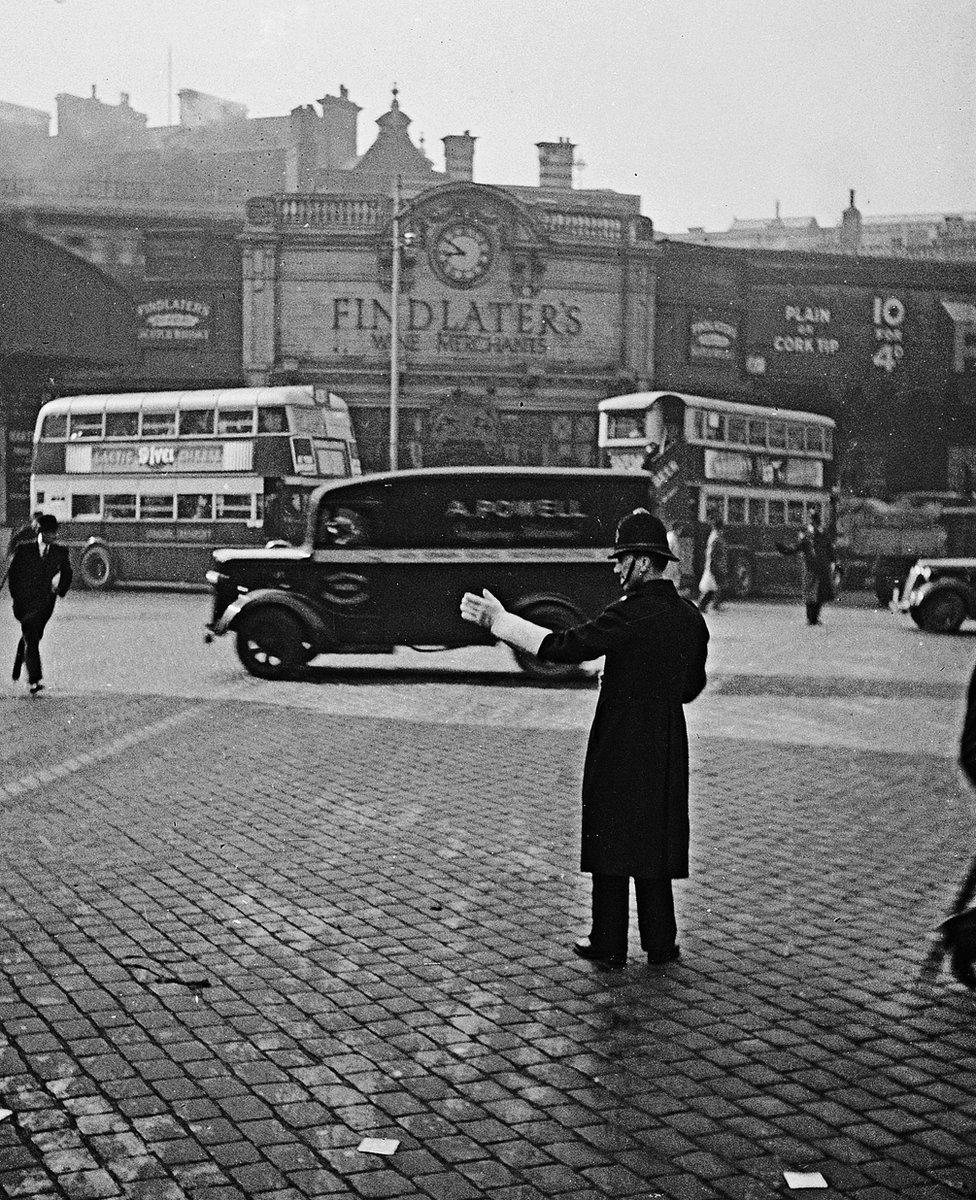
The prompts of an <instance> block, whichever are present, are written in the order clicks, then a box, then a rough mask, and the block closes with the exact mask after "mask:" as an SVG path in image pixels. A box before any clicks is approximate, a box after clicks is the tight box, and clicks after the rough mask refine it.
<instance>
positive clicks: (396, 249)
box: [390, 175, 400, 471]
mask: <svg viewBox="0 0 976 1200" xmlns="http://www.w3.org/2000/svg"><path fill="white" fill-rule="evenodd" d="M392 249H393V258H392V263H391V267H392V269H391V272H390V274H391V283H390V288H391V292H392V295H391V297H390V470H391V471H395V470H397V451H398V447H399V441H400V176H399V175H398V176H397V177H396V179H395V180H394V183H393V247H392Z"/></svg>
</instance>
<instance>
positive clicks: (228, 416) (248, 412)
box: [217, 408, 254, 433]
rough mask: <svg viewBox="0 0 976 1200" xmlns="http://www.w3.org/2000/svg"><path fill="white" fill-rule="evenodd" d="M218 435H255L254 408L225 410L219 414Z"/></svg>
mask: <svg viewBox="0 0 976 1200" xmlns="http://www.w3.org/2000/svg"><path fill="white" fill-rule="evenodd" d="M217 432H218V433H253V432H254V409H253V408H224V409H221V410H220V411H219V412H218V413H217Z"/></svg>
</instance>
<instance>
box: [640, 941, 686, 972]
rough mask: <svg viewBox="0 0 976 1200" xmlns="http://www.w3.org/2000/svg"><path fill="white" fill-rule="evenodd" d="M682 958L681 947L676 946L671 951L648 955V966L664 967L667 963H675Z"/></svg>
mask: <svg viewBox="0 0 976 1200" xmlns="http://www.w3.org/2000/svg"><path fill="white" fill-rule="evenodd" d="M680 957H681V947H680V946H678V945H677V944H676V945H674V946H672V947H671V948H670V949H669V950H663V951H660V952H659V953H657V954H648V956H647V965H648V966H649V967H662V966H664V964H665V963H669V962H674V960H675V959H676V958H680Z"/></svg>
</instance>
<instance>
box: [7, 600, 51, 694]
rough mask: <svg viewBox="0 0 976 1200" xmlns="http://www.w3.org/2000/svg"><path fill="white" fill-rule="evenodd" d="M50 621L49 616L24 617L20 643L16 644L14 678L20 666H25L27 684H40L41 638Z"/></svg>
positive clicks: (18, 672) (46, 614) (47, 614)
mask: <svg viewBox="0 0 976 1200" xmlns="http://www.w3.org/2000/svg"><path fill="white" fill-rule="evenodd" d="M49 620H50V614H49V613H45V614H44V615H43V616H36V617H33V616H32V617H25V618H24V620H23V621H21V623H20V635H21V636H20V641H19V642H18V644H17V655H16V657H15V659H14V676H15V677H16V676H18V675H19V674H20V669H19V668H20V664H21V663H25V664H26V666H27V682H28V683H31V684H34V683H40V682H41V678H42V674H43V672H42V670H41V638H42V637H43V636H44V629H45V627H46V625H47V623H48V621H49Z"/></svg>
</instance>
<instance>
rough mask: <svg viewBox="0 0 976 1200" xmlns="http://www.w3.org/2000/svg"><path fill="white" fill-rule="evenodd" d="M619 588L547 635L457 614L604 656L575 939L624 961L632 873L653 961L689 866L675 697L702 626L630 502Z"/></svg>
mask: <svg viewBox="0 0 976 1200" xmlns="http://www.w3.org/2000/svg"><path fill="white" fill-rule="evenodd" d="M610 557H611V558H612V559H614V560H615V561H614V570H615V572H616V574H617V576H618V577H619V579H620V584H621V587H622V588H623V593H624V594H623V597H622V598H621V599H620V600H618V601H616V602H615V603H613V604H611V605H610V606H609V607H608V608H606V609H605V610H604V611H603V612H602V613H601V614H600V616H598V617H597V618H596V619H595V620H593V621H587V622H586V623H585V624H583V625H579V626H577V627H576V628H575V629H567V630H560V631H557V632H550V631H549V630H548V629H544V628H543V627H542V626H540V625H535V624H533V623H532V622H531V621H526V620H524V619H523V618H522V617H518V616H516V615H515V614H513V613H510V612H507V611H506V610H505V608H504V607H503V605H502V604H501V602H500V601H499V600H497V599H496V598H495V597H494V596H493V595H492V594H491V593H490V592H488V591H483V592H482V594H481V595H480V596H476V595H474V594H472V593H471V592H467V593H465V596H464V598H463V600H462V601H461V615H462V617H464V619H465V620H467V621H472V622H475V623H476V624H479V625H482V626H484V627H485V628H487V629H490V630H491V632H492V633H493V634H494V636H495V637H497V638H499V639H500V640H501V641H504V642H507V643H508V644H509V645H511V646H515V647H518V648H519V649H521V650H526V651H529V652H530V653H532V654H535V655H537V656H538V657H539V658H540V659H542V660H544V661H546V662H553V663H582V662H588V661H590V660H592V659H595V658H599V657H600V656H601V655H605V656H606V660H605V665H604V669H603V681H602V686H601V689H600V695H599V699H598V701H597V706H596V712H595V714H594V717H593V724H592V726H591V728H590V736H589V742H588V745H587V751H586V762H585V765H584V767H583V817H582V847H581V856H580V870H582V871H585V872H589V873H590V874H591V875H592V877H593V892H592V924H591V928H590V936H589V937H588V938H587V939H585V940H583V941H579V942H577V943H576V944H575V946H574V947H573V949H574V951H575V953H576V954H578V955H579V956H580V958H585V959H590V960H592V961H594V962H596V963H597V964H598V965H600V966H602V967H605V968H606V967H611V968H613V967H622V966H623V965H624V964H625V963H626V961H627V924H628V909H629V898H630V879H631V878H632V879H633V880H634V885H635V891H636V895H637V915H638V926H639V930H640V939H641V946H642V948H643V950H644V951H645V953H646V954H647V961H648V963H649V964H650V965H655V964H660V963H666V962H670V961H672V960H674V959H676V958H677V957H678V954H679V950H678V943H677V926H676V923H675V916H674V897H673V893H672V886H671V881H672V880H673V879H684V878H686V877H687V875H688V839H689V830H688V735H687V729H686V726H685V717H684V711H683V708H682V706H683V705H684V704H687V703H689V702H690V701H691V700H694V699H695V697H696V696H698V695H699V694H700V692H701V691H702V689H703V688H704V686H705V660H706V657H707V654H708V629H707V627H706V625H705V621H704V619H703V618H702V616H701V614H700V613H699V612H698V610H697V609H696V608H695V606H694V605H693V604H691V603H690V602H689V601H687V600H683V599H682V598H681V597H680V596H679V595H678V593H677V591H676V590H675V586H674V584H673V582H672V581H671V580H669V579H665V578H664V571H665V569H666V568H667V565H668V563H670V562H674V561H676V559H677V556H676V555H675V554H673V553H672V551H671V549H670V548H669V546H668V539H667V530H666V528H665V526H664V524H663V522H662V521H660V520H659V519H658V518H657V517H655V516H652V515H651V514H650V513H649V512H648V511H647V510H646V509H641V508H639V509H636V510H635V511H634V512H632V513H630V514H628V515H627V516H626V517H624V518H623V520H622V521H621V522H620V524H619V525H618V526H617V531H616V537H615V539H614V548H613V551H612V553H611V555H610Z"/></svg>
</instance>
